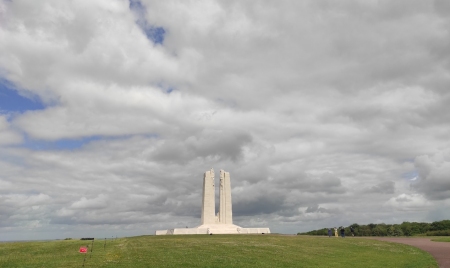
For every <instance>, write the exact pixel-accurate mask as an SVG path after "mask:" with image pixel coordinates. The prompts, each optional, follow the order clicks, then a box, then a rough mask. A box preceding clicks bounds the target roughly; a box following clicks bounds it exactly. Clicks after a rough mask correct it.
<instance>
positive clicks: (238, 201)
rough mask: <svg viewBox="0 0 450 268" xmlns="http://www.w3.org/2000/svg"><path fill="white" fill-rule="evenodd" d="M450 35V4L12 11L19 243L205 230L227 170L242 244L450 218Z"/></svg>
mask: <svg viewBox="0 0 450 268" xmlns="http://www.w3.org/2000/svg"><path fill="white" fill-rule="evenodd" d="M449 29H450V2H449V1H446V0H434V1H432V0H398V1H390V0H365V1H350V0H342V1H332V0H304V1H284V0H281V1H235V0H226V1H225V0H223V1H219V0H205V1H174V0H167V1H157V0H140V1H139V0H130V1H125V0H97V1H90V0H77V1H61V0H42V1H26V0H0V40H1V41H0V240H1V241H4V240H35V239H64V238H67V237H73V238H77V237H100V238H102V237H113V236H114V237H115V236H118V237H123V236H135V235H147V234H154V232H155V230H159V229H169V228H176V227H181V228H183V227H185V226H189V227H195V226H198V225H200V214H201V202H202V201H201V200H202V197H201V195H202V185H203V173H204V172H205V171H207V170H209V169H211V168H214V169H215V171H216V174H218V173H219V170H220V169H224V170H225V171H228V172H230V175H231V187H232V204H233V221H234V224H237V225H239V226H242V227H269V228H270V229H271V231H272V232H276V233H297V232H304V231H309V230H313V229H319V228H325V227H335V226H348V225H350V224H352V223H359V224H368V223H386V224H395V223H398V224H399V223H402V222H403V221H410V222H413V221H418V222H432V221H438V220H444V219H449V218H450V209H449V208H450V175H449V174H450V139H449V137H450V30H449ZM216 181H218V178H217V176H216ZM217 200H218V195H217Z"/></svg>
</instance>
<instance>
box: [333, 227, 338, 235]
mask: <svg viewBox="0 0 450 268" xmlns="http://www.w3.org/2000/svg"><path fill="white" fill-rule="evenodd" d="M334 236H335V237H339V235H338V232H337V228H336V227H334Z"/></svg>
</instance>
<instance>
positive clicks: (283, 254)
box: [0, 235, 438, 268]
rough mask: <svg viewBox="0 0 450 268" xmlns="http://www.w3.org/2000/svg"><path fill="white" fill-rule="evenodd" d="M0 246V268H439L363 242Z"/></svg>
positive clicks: (152, 240)
mask: <svg viewBox="0 0 450 268" xmlns="http://www.w3.org/2000/svg"><path fill="white" fill-rule="evenodd" d="M86 245H89V248H91V247H92V244H91V241H81V240H67V241H65V240H60V241H46V242H14V243H0V267H3V268H6V267H46V268H49V267H82V265H83V259H84V257H85V256H86V260H85V267H271V268H272V267H438V266H437V263H436V261H435V260H434V259H433V258H432V256H431V255H429V254H428V253H426V252H424V251H422V250H419V249H417V248H414V247H410V246H407V245H401V244H395V243H387V242H381V241H376V240H366V239H363V238H351V237H348V238H345V239H344V238H334V237H332V238H328V237H310V236H282V235H212V236H208V235H191V236H139V237H129V238H119V239H116V240H107V241H106V245H104V240H101V239H100V240H96V241H95V242H94V244H93V251H92V252H89V253H88V254H81V253H78V250H79V248H80V246H86Z"/></svg>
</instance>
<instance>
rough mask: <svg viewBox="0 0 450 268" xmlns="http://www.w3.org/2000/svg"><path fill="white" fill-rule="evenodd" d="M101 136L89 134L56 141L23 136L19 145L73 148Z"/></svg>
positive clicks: (34, 149)
mask: <svg viewBox="0 0 450 268" xmlns="http://www.w3.org/2000/svg"><path fill="white" fill-rule="evenodd" d="M100 139H101V136H91V137H85V138H80V139H60V140H56V141H45V140H34V139H30V138H25V141H24V142H23V144H22V145H21V147H25V148H28V149H30V150H33V151H42V150H75V149H79V148H81V147H83V146H84V145H85V144H88V143H90V142H91V141H95V140H100Z"/></svg>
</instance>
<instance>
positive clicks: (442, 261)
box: [364, 237, 450, 268]
mask: <svg viewBox="0 0 450 268" xmlns="http://www.w3.org/2000/svg"><path fill="white" fill-rule="evenodd" d="M364 238H370V239H376V240H381V241H388V242H395V243H402V244H407V245H410V246H414V247H417V248H420V249H422V250H425V251H426V252H429V253H430V254H431V255H432V256H433V257H434V258H435V259H436V261H437V262H438V264H439V267H440V268H450V243H449V242H434V241H431V239H430V238H422V237H421V238H416V237H414V238H408V237H364Z"/></svg>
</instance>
